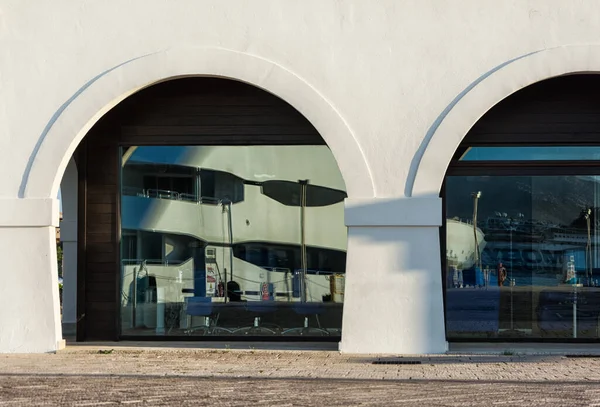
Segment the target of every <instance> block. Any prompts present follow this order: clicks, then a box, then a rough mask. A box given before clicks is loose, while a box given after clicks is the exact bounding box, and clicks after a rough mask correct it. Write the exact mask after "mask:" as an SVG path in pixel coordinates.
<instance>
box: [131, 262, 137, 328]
mask: <svg viewBox="0 0 600 407" xmlns="http://www.w3.org/2000/svg"><path fill="white" fill-rule="evenodd" d="M132 291H133V307H132V309H131V324H132V328H135V326H136V308H137V268H135V267H134V268H133V290H132Z"/></svg>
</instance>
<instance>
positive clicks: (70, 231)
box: [60, 158, 78, 337]
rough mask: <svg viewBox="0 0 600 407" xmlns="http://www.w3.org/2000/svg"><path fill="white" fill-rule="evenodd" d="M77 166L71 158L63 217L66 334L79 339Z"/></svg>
mask: <svg viewBox="0 0 600 407" xmlns="http://www.w3.org/2000/svg"><path fill="white" fill-rule="evenodd" d="M77 178H78V177H77V166H76V165H75V160H73V159H72V158H71V160H70V161H69V164H68V165H67V169H66V170H65V174H64V175H63V179H62V181H61V183H60V192H61V199H62V212H63V218H62V221H61V222H60V240H61V241H62V246H63V310H62V312H63V314H62V330H63V335H65V337H66V336H75V334H76V333H77V332H76V327H77Z"/></svg>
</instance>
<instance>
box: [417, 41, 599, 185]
mask: <svg viewBox="0 0 600 407" xmlns="http://www.w3.org/2000/svg"><path fill="white" fill-rule="evenodd" d="M590 72H600V45H570V46H563V47H557V48H550V49H545V50H542V51H536V52H532V53H530V54H526V55H523V56H521V57H518V58H515V59H512V60H510V61H507V62H505V63H503V64H501V65H499V66H497V67H496V68H494V69H492V70H491V71H489V72H487V73H485V74H483V75H482V76H481V77H480V78H478V79H477V80H476V81H474V82H473V83H472V84H471V85H469V87H467V88H466V89H465V90H464V91H463V92H461V94H459V95H458V96H457V97H456V98H455V99H454V100H453V101H452V103H451V104H450V105H449V106H448V107H447V108H446V109H445V110H444V112H442V114H440V117H438V119H437V120H436V122H435V123H434V124H433V125H432V127H431V129H430V132H429V133H428V134H427V136H426V137H425V140H424V141H423V144H422V146H421V148H420V149H419V151H418V152H417V154H416V155H415V159H414V162H413V169H414V171H413V172H412V173H411V175H410V176H409V177H408V179H407V184H406V188H405V194H406V195H407V196H415V197H433V196H439V193H440V188H441V186H442V182H443V180H444V176H445V174H446V170H447V168H448V165H449V164H450V160H451V159H452V156H453V154H454V152H455V151H456V149H457V148H458V146H459V144H460V142H461V140H462V139H463V137H464V136H466V134H467V133H468V132H469V130H470V129H471V127H472V126H473V125H474V124H475V123H476V122H477V120H479V119H480V118H481V117H482V116H483V115H484V114H485V113H486V112H487V111H488V110H490V109H491V108H492V107H493V106H494V105H496V104H497V103H498V102H500V101H501V100H503V99H504V98H506V97H507V96H509V95H511V94H513V93H514V92H516V91H518V90H519V89H522V88H524V87H526V86H529V85H531V84H533V83H536V82H539V81H542V80H545V79H549V78H553V77H556V76H561V75H567V74H576V73H590Z"/></svg>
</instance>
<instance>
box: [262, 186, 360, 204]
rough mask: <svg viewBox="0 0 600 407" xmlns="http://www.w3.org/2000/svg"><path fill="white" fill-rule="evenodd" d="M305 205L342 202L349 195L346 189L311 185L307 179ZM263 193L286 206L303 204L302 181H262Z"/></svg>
mask: <svg viewBox="0 0 600 407" xmlns="http://www.w3.org/2000/svg"><path fill="white" fill-rule="evenodd" d="M305 188H306V203H305V206H308V207H314V206H329V205H333V204H336V203H338V202H342V201H343V200H344V199H345V198H346V197H347V196H348V195H347V194H346V192H344V191H340V190H338V189H332V188H327V187H322V186H318V185H309V184H308V181H306V185H305ZM262 193H263V194H264V195H266V196H268V197H269V198H271V199H274V200H276V201H277V202H280V203H282V204H284V205H286V206H302V202H301V200H302V183H301V181H298V182H291V181H265V182H263V183H262Z"/></svg>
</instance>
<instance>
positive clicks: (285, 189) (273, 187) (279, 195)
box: [261, 180, 347, 302]
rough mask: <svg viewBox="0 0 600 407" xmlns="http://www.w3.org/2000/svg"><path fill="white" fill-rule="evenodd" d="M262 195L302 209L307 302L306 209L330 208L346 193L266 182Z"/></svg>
mask: <svg viewBox="0 0 600 407" xmlns="http://www.w3.org/2000/svg"><path fill="white" fill-rule="evenodd" d="M261 186H262V193H263V194H264V195H266V196H268V197H269V198H271V199H274V200H276V201H277V202H280V203H282V204H283V205H286V206H299V207H300V262H301V266H300V269H301V275H300V277H301V278H300V298H301V300H302V302H306V269H307V264H306V263H307V261H306V241H305V240H306V239H305V216H306V215H305V208H306V207H307V206H308V207H316V206H329V205H333V204H336V203H338V202H342V201H343V200H344V199H345V198H346V197H347V195H346V192H344V191H340V190H337V189H332V188H327V187H322V186H318V185H310V184H309V183H308V180H299V181H298V182H291V181H265V182H263V183H262V185H261Z"/></svg>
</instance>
